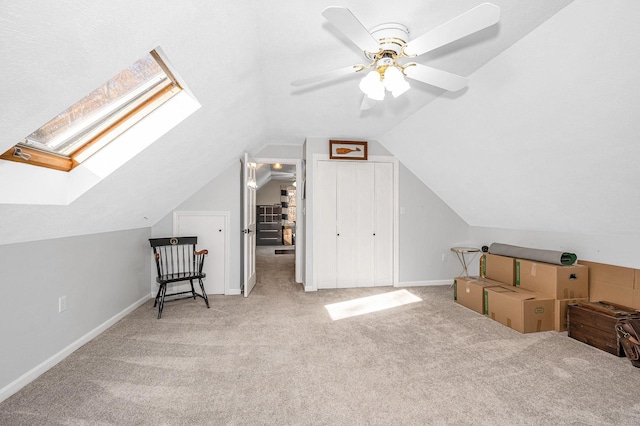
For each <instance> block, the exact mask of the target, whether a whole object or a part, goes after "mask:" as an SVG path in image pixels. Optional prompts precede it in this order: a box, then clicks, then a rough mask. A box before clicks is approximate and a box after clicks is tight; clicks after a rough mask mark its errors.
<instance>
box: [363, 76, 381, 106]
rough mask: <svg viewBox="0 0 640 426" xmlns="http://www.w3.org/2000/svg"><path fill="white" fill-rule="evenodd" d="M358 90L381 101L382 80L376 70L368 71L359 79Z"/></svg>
mask: <svg viewBox="0 0 640 426" xmlns="http://www.w3.org/2000/svg"><path fill="white" fill-rule="evenodd" d="M359 87H360V90H362V93H364V94H365V95H367V96H368V97H370V98H371V99H374V100H376V101H381V100H383V99H384V89H385V85H384V82H383V81H382V80H381V75H380V73H378V71H375V70H374V71H370V72H369V73H368V74H367V75H365V76H364V78H363V79H362V80H361V81H360V85H359Z"/></svg>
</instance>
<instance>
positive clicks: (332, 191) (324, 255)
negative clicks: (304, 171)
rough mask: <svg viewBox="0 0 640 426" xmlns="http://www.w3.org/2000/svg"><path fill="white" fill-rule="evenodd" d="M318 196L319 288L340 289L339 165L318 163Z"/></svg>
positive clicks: (316, 215) (316, 243)
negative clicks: (337, 237)
mask: <svg viewBox="0 0 640 426" xmlns="http://www.w3.org/2000/svg"><path fill="white" fill-rule="evenodd" d="M315 191H316V195H314V201H315V206H314V222H315V223H316V225H314V230H315V231H316V232H314V235H313V238H314V241H315V244H314V247H315V248H316V249H315V250H314V252H313V256H314V258H315V260H316V262H314V263H315V265H316V268H315V270H314V275H315V276H316V277H317V281H316V283H317V286H318V288H336V280H337V276H336V271H337V267H336V261H337V258H336V232H337V231H336V214H337V213H336V212H337V207H336V163H335V162H330V161H318V169H317V175H316V183H315Z"/></svg>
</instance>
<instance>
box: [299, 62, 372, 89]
mask: <svg viewBox="0 0 640 426" xmlns="http://www.w3.org/2000/svg"><path fill="white" fill-rule="evenodd" d="M361 69H362V66H360V65H349V66H348V67H344V68H338V69H337V70H333V71H329V72H326V73H324V74H319V75H316V76H313V77H307V78H300V79H298V80H294V81H292V82H291V85H292V86H306V85H307V84H313V83H320V82H322V81H327V80H333V79H336V78H339V77H342V76H345V75H348V74H352V73H354V72H356V71H360V70H361Z"/></svg>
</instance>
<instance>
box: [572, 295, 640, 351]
mask: <svg viewBox="0 0 640 426" xmlns="http://www.w3.org/2000/svg"><path fill="white" fill-rule="evenodd" d="M567 318H568V319H567V322H568V329H569V337H571V338H574V339H576V340H579V341H581V342H582V343H586V344H587V345H590V346H593V347H596V348H598V349H602V350H603V351H606V352H609V353H611V354H613V355H616V356H625V353H624V350H623V349H622V345H620V341H619V339H618V335H617V333H616V324H617V323H618V321H620V320H622V319H630V318H640V311H638V310H636V309H634V308H630V307H628V306H623V305H618V304H616V303H611V302H605V301H602V302H581V303H577V304H571V305H569V306H568V309H567Z"/></svg>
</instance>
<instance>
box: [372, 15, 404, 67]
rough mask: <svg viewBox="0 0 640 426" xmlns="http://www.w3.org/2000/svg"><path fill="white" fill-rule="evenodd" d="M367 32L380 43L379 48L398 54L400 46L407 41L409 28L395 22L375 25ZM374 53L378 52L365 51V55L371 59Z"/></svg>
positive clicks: (400, 49)
mask: <svg viewBox="0 0 640 426" xmlns="http://www.w3.org/2000/svg"><path fill="white" fill-rule="evenodd" d="M369 32H370V33H371V35H372V36H373V38H375V39H376V40H378V42H379V43H380V50H382V51H392V52H394V53H395V54H396V55H398V56H399V55H400V52H401V51H402V47H403V46H404V45H405V44H407V41H409V29H408V28H407V27H405V26H404V25H402V24H398V23H397V22H387V23H385V24H380V25H376V26H375V27H373V28H371V29H370V30H369ZM376 53H378V52H366V55H367V57H368V58H369V59H371V60H373V59H374V58H375V54H376Z"/></svg>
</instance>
